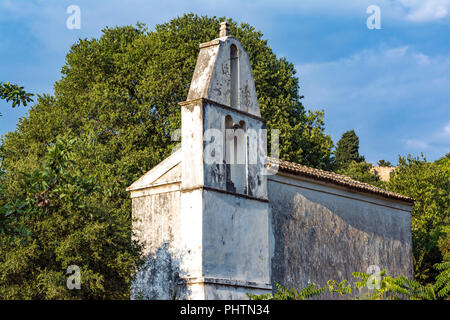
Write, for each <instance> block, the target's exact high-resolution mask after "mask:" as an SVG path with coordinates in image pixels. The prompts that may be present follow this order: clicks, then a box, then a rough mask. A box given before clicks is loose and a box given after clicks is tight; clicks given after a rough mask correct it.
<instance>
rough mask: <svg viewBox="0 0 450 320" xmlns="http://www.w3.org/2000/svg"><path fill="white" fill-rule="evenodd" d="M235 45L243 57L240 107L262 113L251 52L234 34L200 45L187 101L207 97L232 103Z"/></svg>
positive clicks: (240, 67)
mask: <svg viewBox="0 0 450 320" xmlns="http://www.w3.org/2000/svg"><path fill="white" fill-rule="evenodd" d="M231 45H235V46H236V47H237V48H238V56H239V79H238V81H239V106H238V109H240V110H242V111H245V112H248V113H251V114H253V115H256V116H261V112H260V109H259V104H258V98H257V94H256V87H255V83H254V80H253V73H252V69H251V64H250V59H249V56H248V53H247V52H246V51H245V50H244V48H243V46H242V44H241V43H240V42H239V40H238V39H236V38H234V37H223V38H218V39H215V40H212V41H210V42H207V43H203V44H201V45H200V53H199V56H198V59H197V64H196V66H195V70H194V74H193V77H192V81H191V87H190V89H189V93H188V96H187V100H188V101H189V100H195V99H199V98H207V99H210V100H213V101H216V102H218V103H221V104H224V105H227V106H231V104H232V103H231V85H230V83H231V68H230V48H231ZM232 107H234V106H232Z"/></svg>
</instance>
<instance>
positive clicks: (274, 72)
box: [0, 14, 332, 298]
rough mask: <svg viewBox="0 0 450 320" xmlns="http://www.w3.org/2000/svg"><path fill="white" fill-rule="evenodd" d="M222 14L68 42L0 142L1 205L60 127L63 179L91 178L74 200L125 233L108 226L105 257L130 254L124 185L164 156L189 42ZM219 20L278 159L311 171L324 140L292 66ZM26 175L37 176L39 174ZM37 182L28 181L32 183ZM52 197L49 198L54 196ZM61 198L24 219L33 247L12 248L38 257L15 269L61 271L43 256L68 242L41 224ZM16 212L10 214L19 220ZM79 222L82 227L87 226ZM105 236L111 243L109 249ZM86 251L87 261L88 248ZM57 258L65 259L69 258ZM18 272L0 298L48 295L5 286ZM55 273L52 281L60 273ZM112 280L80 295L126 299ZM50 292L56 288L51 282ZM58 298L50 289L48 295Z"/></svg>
mask: <svg viewBox="0 0 450 320" xmlns="http://www.w3.org/2000/svg"><path fill="white" fill-rule="evenodd" d="M222 20H223V19H218V18H216V17H212V18H209V17H199V16H196V15H193V14H188V15H184V16H182V17H178V18H176V19H173V20H171V21H169V22H168V23H164V24H161V25H157V26H156V27H155V30H151V31H148V30H147V29H146V28H145V27H144V26H143V25H142V24H137V26H136V27H132V26H124V27H116V28H105V29H104V30H103V35H102V36H101V37H100V38H99V39H89V40H88V39H83V40H79V41H78V42H77V43H75V44H74V45H73V46H72V47H71V49H70V51H69V53H68V54H67V56H66V63H65V65H64V66H63V67H62V70H61V72H62V78H61V79H60V80H59V81H57V82H56V84H55V87H54V88H55V93H54V96H50V95H42V96H38V99H37V103H36V104H35V105H34V106H32V107H31V108H30V110H29V113H28V116H27V117H24V118H21V119H20V120H19V123H18V125H17V129H16V130H15V131H13V132H10V133H8V134H7V135H6V136H5V137H4V138H3V139H2V142H3V143H2V147H1V149H0V158H2V159H3V161H2V167H3V169H4V175H3V177H2V181H3V186H4V188H3V192H2V196H1V198H2V200H1V201H2V203H3V204H5V205H6V204H7V205H9V206H13V205H14V204H15V203H16V200H17V199H24V195H23V193H24V192H25V191H26V190H28V188H27V186H26V185H24V178H23V173H27V172H28V173H29V172H42V170H43V169H42V166H41V164H42V163H43V161H44V160H45V159H46V157H47V148H48V147H51V146H54V145H55V143H56V141H57V137H58V136H61V135H62V134H66V133H67V136H70V137H76V138H77V139H76V141H79V143H78V144H77V145H76V146H74V147H73V148H72V149H71V157H72V159H74V167H73V168H72V169H71V170H77V171H76V172H75V171H74V173H73V177H74V178H80V179H81V178H82V177H92V178H95V185H96V187H97V189H98V190H96V191H95V193H88V195H86V196H85V197H83V198H82V201H83V202H82V203H83V204H84V205H85V206H86V208H98V207H99V206H103V205H105V210H100V211H99V213H98V214H99V216H103V215H104V216H105V217H104V219H113V218H110V217H114V219H117V220H119V219H120V221H121V226H122V227H123V228H125V227H127V228H128V233H125V231H123V230H121V229H120V230H118V229H116V228H113V229H109V230H108V231H105V232H106V233H107V234H108V235H110V236H111V237H112V238H111V239H113V240H111V242H109V243H108V246H110V248H111V251H109V253H110V254H111V256H113V255H114V252H116V254H119V253H121V254H123V255H125V256H126V257H129V256H130V257H131V256H134V254H135V252H134V251H132V250H131V248H127V247H124V245H122V243H123V242H124V241H125V240H126V241H129V234H130V230H129V229H130V224H131V201H130V199H129V194H128V193H127V192H126V191H125V189H126V187H127V186H129V185H130V184H131V183H132V182H133V181H135V180H136V179H137V178H139V177H140V176H141V175H142V174H143V173H145V172H146V171H148V170H149V169H151V168H152V167H153V166H155V165H156V164H158V163H159V162H160V161H161V160H163V159H164V158H165V157H167V156H168V155H169V154H170V153H171V151H172V148H173V147H174V146H175V145H176V144H177V142H176V141H171V134H172V133H173V132H174V130H175V129H177V128H179V127H180V107H179V105H178V102H181V101H184V100H185V99H186V96H187V92H188V90H189V84H190V81H191V78H192V74H193V71H194V67H195V63H196V59H197V55H198V52H199V43H202V42H206V41H209V40H211V39H214V38H216V37H217V36H218V30H219V22H220V21H222ZM228 21H229V22H230V25H231V26H230V29H231V33H232V34H233V35H234V36H236V37H238V38H239V39H240V40H241V42H242V43H243V45H244V47H245V48H246V50H247V51H248V52H249V54H250V61H251V64H252V68H253V73H254V79H255V82H256V88H257V91H258V98H259V103H260V106H261V113H262V116H263V117H264V118H266V119H267V121H268V122H267V127H268V128H269V129H271V128H275V129H279V130H280V146H281V147H280V153H281V157H282V158H283V159H286V160H291V161H297V162H300V163H303V164H306V165H310V166H315V167H320V168H326V167H327V166H329V164H330V155H331V148H332V140H331V138H330V137H329V136H327V135H325V134H324V123H323V112H306V110H305V109H304V107H303V105H302V104H301V102H300V100H301V98H302V97H301V96H300V95H299V92H298V91H299V82H298V78H297V77H296V76H295V69H294V66H293V64H292V63H290V62H288V61H287V60H286V59H284V58H277V57H276V56H275V54H274V53H273V52H272V50H271V49H270V47H269V46H268V44H267V41H266V40H263V38H262V33H261V32H259V31H255V29H254V28H253V27H251V26H250V25H248V24H241V25H237V24H236V23H235V22H233V21H232V20H228ZM36 177H37V178H36V179H42V178H43V177H42V176H39V175H37V176H36ZM38 181H39V180H35V182H36V183H38ZM44 190H45V189H44ZM54 195H55V197H56V196H57V195H58V194H57V193H55V194H54ZM69 200H70V201H69V202H67V203H66V204H64V205H63V204H62V203H61V204H60V205H61V207H59V208H58V209H57V210H55V211H54V213H53V214H52V215H51V216H49V217H48V216H46V215H43V214H39V215H38V214H37V215H36V216H35V217H34V218H33V219H34V220H31V221H34V223H37V225H39V228H41V229H39V230H43V232H42V235H41V237H40V238H39V241H40V242H39V246H41V247H42V248H43V249H39V248H34V247H26V250H29V251H26V250H25V249H24V250H25V251H24V250H22V251H17V252H18V253H19V252H21V254H23V255H24V257H29V256H27V255H26V254H28V253H29V254H30V255H35V254H36V251H35V250H41V251H39V252H40V253H42V255H38V256H39V257H44V258H42V259H43V260H39V261H38V260H34V259H31V258H30V259H29V258H26V259H25V258H24V261H27V262H26V263H27V265H28V264H29V268H30V269H26V268H25V266H23V268H25V269H20V270H22V271H24V272H25V271H26V270H28V271H30V270H31V268H44V267H43V263H42V261H46V262H47V263H50V264H51V265H54V266H55V267H54V268H53V267H52V268H53V269H51V270H53V271H55V270H59V271H55V272H61V270H60V269H59V268H64V267H65V264H61V262H60V261H59V260H57V259H59V258H58V257H59V256H57V255H55V254H53V253H54V252H55V250H58V252H60V253H61V254H64V255H66V254H67V255H69V254H72V253H73V252H72V249H70V246H69V245H67V246H64V247H60V246H59V245H58V244H57V242H55V239H54V234H52V233H51V232H47V231H45V230H46V228H48V229H49V230H53V228H57V223H59V222H61V219H62V217H66V216H67V214H68V213H69V212H71V211H70V208H71V207H76V206H77V205H78V202H75V203H72V202H71V201H75V200H77V199H72V198H70V199H69ZM77 201H78V200H77ZM80 201H81V200H80ZM106 204H107V205H106ZM14 206H15V207H17V206H16V205H14ZM27 208H30V207H27ZM27 210H31V209H27ZM89 210H91V209H89ZM92 210H94V209H92ZM87 212H89V211H87ZM32 213H33V212H32ZM31 215H32V214H30V216H31ZM26 216H27V215H26V214H24V215H20V217H21V219H25V217H26ZM60 216H61V217H60ZM22 217H23V218H22ZM47 218H48V219H47ZM83 221H84V220H83ZM108 221H109V220H108ZM115 221H116V220H115ZM83 223H85V225H83V226H85V230H86V231H88V230H89V228H90V227H92V228H95V226H96V224H92V225H91V224H90V223H88V222H83ZM113 225H114V226H115V225H116V224H113ZM18 226H24V227H27V228H25V229H26V230H30V227H31V226H30V225H27V224H26V221H22V222H21V224H20V225H18ZM102 226H105V225H102ZM96 230H97V229H95V230H92V232H97V231H96ZM99 230H100V229H99ZM102 230H103V229H102ZM32 231H33V229H32ZM44 231H45V232H44ZM66 231H67V230H66ZM58 232H59V231H58ZM99 232H103V231H99ZM33 234H34V233H33ZM68 237H69V238H70V236H69V235H68ZM80 237H81V235H80ZM5 239H6V238H5ZM70 239H72V238H70ZM4 241H6V240H4ZM74 241H75V240H74ZM83 241H84V240H83ZM86 241H87V240H86ZM115 242H118V243H119V244H120V245H117V246H116V245H115ZM3 244H5V242H4V243H3ZM90 244H91V247H92V248H93V247H96V249H98V250H100V252H103V251H101V250H102V249H101V248H102V246H103V240H102V239H101V236H100V235H99V236H98V237H97V236H93V240H92V243H90ZM77 245H78V244H77ZM84 245H86V242H84V243H83V242H82V241H81V242H80V245H79V246H78V247H77V248H80V252H84V251H83V250H82V248H86V250H88V248H90V247H88V246H87V245H86V247H85V246H84ZM56 246H58V249H56ZM1 250H2V252H1V254H0V256H2V259H3V260H2V262H3V263H4V264H5V266H6V265H7V264H8V263H10V262H11V263H12V262H13V261H18V260H17V259H18V256H17V255H14V252H16V251H9V250H8V251H7V252H6V251H4V250H6V249H4V247H3V245H2V247H1ZM65 250H66V251H67V252H66V251H65ZM114 250H115V251H114ZM71 252H72V253H71ZM89 252H90V254H92V255H94V257H96V256H95V253H94V250H92V251H89ZM18 253H17V254H18ZM99 254H100V253H99ZM30 257H31V256H30ZM73 258H74V259H75V260H76V261H78V263H84V262H83V261H84V259H88V257H87V255H82V254H81V253H79V254H76V253H74V256H73ZM103 258H104V257H102V259H103ZM27 259H28V260H27ZM96 259H97V258H96ZM130 259H131V258H130ZM63 260H64V261H65V262H67V263H68V261H69V260H70V259H63ZM61 261H62V260H61ZM86 261H90V260H89V259H88V260H86ZM100 261H101V260H100V259H97V260H96V261H95V263H98V264H100V263H101V262H100ZM108 261H110V260H108ZM127 261H129V260H125V262H121V261H120V259H118V260H117V261H116V262H117V268H118V269H120V270H122V271H123V272H122V271H121V272H122V273H120V277H119V279H124V278H123V277H125V273H126V272H128V271H129V268H128V266H129V265H130V264H131V263H129V262H127ZM86 263H87V262H86ZM92 263H94V262H92ZM96 266H97V265H96ZM98 267H99V268H100V265H98ZM22 271H20V272H17V270H16V271H15V270H13V269H8V268H5V269H4V271H3V276H4V279H10V278H11V277H12V278H14V279H16V280H15V281H16V282H14V283H11V282H3V284H4V285H5V286H2V288H3V289H2V290H4V292H5V293H4V295H7V296H8V297H20V296H27V297H51V296H52V294H50V293H48V294H43V295H39V294H40V293H39V294H38V293H37V292H36V290H37V289H33V288H37V287H34V285H35V284H36V283H35V282H32V281H31V282H29V284H28V285H25V286H26V288H28V289H27V290H28V291H27V293H26V294H25V293H19V292H17V291H14V290H15V289H14V288H18V286H17V285H16V284H15V283H21V284H24V283H27V282H26V281H27V280H29V279H28V278H27V277H28V274H27V273H26V272H25V273H23V272H22ZM53 271H52V272H53ZM30 272H31V271H30ZM88 274H89V273H88ZM93 274H94V273H93ZM95 274H96V275H97V276H96V277H97V278H98V279H100V278H99V277H100V276H103V277H104V278H105V277H109V275H110V273H109V271H108V270H106V269H98V270H97V269H96V271H95ZM112 274H114V273H112ZM115 275H117V274H115ZM30 276H31V275H30ZM22 277H23V279H22ZM42 277H44V278H45V279H46V280H45V281H47V280H48V281H49V282H48V283H49V286H48V287H47V288H48V289H46V290H47V291H48V292H53V291H52V290H53V289H51V285H50V282H51V281H50V280H51V279H52V278H51V273H48V274H46V276H42ZM121 277H122V278H121ZM44 278H42V279H44ZM55 279H56V278H55ZM57 279H59V280H58V281H60V280H61V281H62V278H61V274H59V276H58V277H57ZM4 281H6V280H4ZM43 281H44V280H43ZM99 281H100V280H99ZM119 284H120V285H117V286H116V287H115V290H109V289H108V290H107V289H106V287H107V283H106V280H105V281H104V282H102V286H103V287H101V286H97V287H96V286H94V285H93V286H92V287H91V291H90V293H89V294H90V297H103V298H116V297H126V295H127V294H128V292H129V287H127V286H128V283H127V282H124V281H121V282H120V281H119ZM54 288H60V287H59V286H56V284H55V286H54ZM55 290H57V289H55ZM60 294H62V293H58V294H56V293H55V294H54V295H53V296H57V295H60ZM86 295H87V293H86Z"/></svg>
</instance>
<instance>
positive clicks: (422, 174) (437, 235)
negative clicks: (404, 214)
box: [387, 156, 450, 283]
mask: <svg viewBox="0 0 450 320" xmlns="http://www.w3.org/2000/svg"><path fill="white" fill-rule="evenodd" d="M387 188H388V190H391V191H394V192H398V193H400V194H404V195H406V196H409V197H411V198H413V199H415V203H414V207H413V211H412V213H411V230H412V236H413V254H414V268H415V270H414V271H415V277H416V279H418V280H420V281H422V282H423V283H429V282H433V281H434V280H435V277H436V276H437V273H438V272H437V270H436V269H435V268H434V265H435V264H436V263H439V262H441V261H442V260H443V259H444V257H445V256H446V255H448V254H449V251H448V250H449V248H450V194H449V190H450V161H449V158H448V157H444V158H442V159H440V160H438V161H436V162H428V161H427V160H426V159H425V158H418V157H412V156H407V157H399V164H398V168H397V169H396V170H395V171H394V172H392V173H391V178H390V180H389V182H388V183H387Z"/></svg>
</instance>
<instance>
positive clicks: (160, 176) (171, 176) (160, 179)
mask: <svg viewBox="0 0 450 320" xmlns="http://www.w3.org/2000/svg"><path fill="white" fill-rule="evenodd" d="M181 155H182V153H181V150H178V151H176V152H174V153H173V154H172V155H170V156H169V157H167V158H166V159H165V160H163V161H162V162H161V163H159V164H158V165H157V166H156V167H154V168H153V169H151V170H150V171H148V172H147V173H146V174H144V175H143V176H142V177H141V178H139V179H138V180H137V181H135V182H134V183H133V184H132V185H131V186H130V187H128V188H127V191H134V190H139V189H144V188H149V187H152V186H155V185H160V184H167V183H174V182H179V181H181V168H180V167H181V166H180V165H179V164H180V162H181Z"/></svg>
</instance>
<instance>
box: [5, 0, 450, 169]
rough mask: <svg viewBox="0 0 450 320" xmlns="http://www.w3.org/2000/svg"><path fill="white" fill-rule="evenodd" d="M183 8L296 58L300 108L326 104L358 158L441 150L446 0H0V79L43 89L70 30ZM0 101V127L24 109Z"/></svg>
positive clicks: (448, 44)
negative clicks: (352, 135)
mask: <svg viewBox="0 0 450 320" xmlns="http://www.w3.org/2000/svg"><path fill="white" fill-rule="evenodd" d="M69 5H78V6H79V7H80V8H81V29H79V30H69V29H68V28H67V27H66V20H67V18H68V17H69V14H67V13H66V9H67V7H68V6H69ZM369 5H377V6H379V8H380V10H381V11H380V13H381V29H372V30H370V29H368V28H367V25H366V20H367V18H368V17H369V16H370V14H368V13H366V9H367V7H368V6H369ZM187 12H194V13H197V14H200V15H210V16H212V15H215V16H219V17H221V16H226V17H231V18H233V19H234V20H236V21H238V22H248V23H250V24H251V25H253V26H255V27H256V29H259V30H261V31H262V32H263V33H264V38H265V39H267V40H268V41H269V45H270V46H271V48H272V49H273V51H274V52H275V53H276V54H277V56H279V57H286V59H287V60H289V61H291V62H293V63H294V64H295V67H296V70H297V72H298V74H297V75H298V76H299V79H300V84H301V88H300V92H301V94H303V95H304V96H305V98H304V100H303V103H304V105H305V107H306V108H308V109H324V110H325V122H326V132H327V133H329V134H331V135H332V137H333V140H334V141H335V142H337V140H338V139H339V138H340V136H341V134H342V133H343V132H345V131H346V130H349V129H355V131H356V133H357V134H358V136H359V137H360V152H361V153H362V154H363V155H365V157H366V160H368V161H370V162H376V161H377V160H379V159H385V160H389V161H391V162H393V163H396V161H397V158H398V154H401V155H406V154H408V153H410V154H413V155H419V154H420V153H421V152H423V153H424V154H425V155H426V157H427V158H428V159H429V160H435V159H437V158H439V157H441V156H443V155H444V154H445V153H448V152H450V0H381V1H375V0H369V1H366V0H358V1H355V0H334V1H331V0H308V1H300V0H295V1H287V0H286V1H283V0H279V1H265V0H259V1H251V0H247V1H234V0H227V1H214V0H210V1H204V0H190V1H179V0H178V1H175V0H165V1H153V0H147V1H144V0H128V1H123V0H120V1H119V0H108V1H101V0H90V1H84V0H83V1H74V0H71V1H62V0H58V1H56V0H54V1H52V0H45V1H44V0H41V1H39V0H34V1H33V0H28V1H23V0H0V81H10V82H13V83H19V84H21V85H23V86H25V88H26V89H27V90H28V91H30V92H34V93H52V92H53V84H54V82H55V81H56V80H58V79H59V78H60V69H61V67H62V66H63V64H64V61H65V54H66V52H67V51H68V49H69V47H70V46H71V44H72V43H74V42H75V41H76V40H77V39H79V38H91V37H99V36H100V35H101V29H102V28H103V27H105V26H116V25H126V24H133V25H134V24H135V23H136V22H137V21H141V22H144V23H146V24H147V25H148V26H149V27H150V28H151V29H153V28H154V26H155V25H156V24H159V23H163V22H165V21H167V20H169V19H170V18H173V17H176V16H178V15H183V14H184V13H187ZM0 110H1V113H2V114H3V117H0V134H5V133H7V132H8V131H11V130H14V129H15V126H16V123H17V121H18V119H19V118H20V117H23V116H25V115H26V112H27V109H26V108H24V107H19V108H15V109H11V108H10V106H9V105H8V104H6V103H5V102H3V101H1V102H0Z"/></svg>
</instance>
